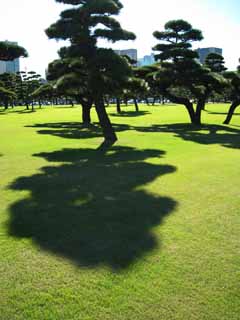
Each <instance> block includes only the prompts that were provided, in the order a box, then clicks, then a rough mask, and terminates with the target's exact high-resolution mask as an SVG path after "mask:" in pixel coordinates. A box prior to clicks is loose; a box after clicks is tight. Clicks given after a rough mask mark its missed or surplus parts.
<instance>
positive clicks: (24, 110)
mask: <svg viewBox="0 0 240 320" xmlns="http://www.w3.org/2000/svg"><path fill="white" fill-rule="evenodd" d="M40 110H42V109H38V108H37V110H35V109H34V110H32V109H29V110H28V109H23V110H14V109H9V110H1V111H0V116H3V115H4V116H6V115H9V114H14V113H17V114H28V113H30V114H31V113H33V112H36V111H40Z"/></svg>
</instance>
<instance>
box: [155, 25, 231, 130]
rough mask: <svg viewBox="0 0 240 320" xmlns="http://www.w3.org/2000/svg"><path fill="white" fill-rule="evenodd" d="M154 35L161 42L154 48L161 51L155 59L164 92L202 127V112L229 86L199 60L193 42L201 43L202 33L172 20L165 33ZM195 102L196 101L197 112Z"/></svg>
mask: <svg viewBox="0 0 240 320" xmlns="http://www.w3.org/2000/svg"><path fill="white" fill-rule="evenodd" d="M154 36H155V38H157V39H158V40H159V41H160V43H159V44H157V45H156V46H155V47H154V48H153V49H154V50H155V51H158V54H156V55H155V58H156V60H158V61H159V63H160V66H161V68H160V71H158V72H157V73H156V79H158V80H159V81H160V82H161V90H162V92H161V93H162V94H163V95H164V96H166V97H167V98H168V99H169V100H171V101H172V102H174V103H177V104H183V105H184V106H185V107H186V109H187V111H188V114H189V117H190V119H191V122H192V123H193V124H196V125H200V124H201V112H202V110H203V109H204V107H205V104H206V102H207V99H208V98H209V96H210V94H211V93H212V92H213V91H220V90H222V88H223V87H224V85H225V84H226V81H225V79H224V77H223V76H222V75H221V74H219V73H217V72H212V70H211V69H210V68H208V67H207V66H202V65H201V64H200V63H199V62H198V61H197V58H198V54H197V52H196V51H194V50H193V49H192V42H194V41H200V40H202V39H203V36H202V32H201V31H200V30H198V29H194V28H193V27H192V26H191V24H190V23H188V22H187V21H184V20H173V21H169V22H168V23H166V25H165V30H164V31H162V32H159V31H156V32H154ZM176 88H177V90H175V89H176ZM181 89H182V92H183V94H181ZM176 92H178V94H176ZM188 92H189V94H188V95H186V94H187V93H188ZM192 99H194V100H196V101H197V107H196V110H195V109H194V107H193V103H192Z"/></svg>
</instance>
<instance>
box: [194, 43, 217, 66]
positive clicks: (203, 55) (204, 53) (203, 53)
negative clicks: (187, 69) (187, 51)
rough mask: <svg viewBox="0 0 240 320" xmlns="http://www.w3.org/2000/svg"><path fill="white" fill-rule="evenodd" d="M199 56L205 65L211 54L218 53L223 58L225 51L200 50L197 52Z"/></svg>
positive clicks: (213, 49) (211, 48)
mask: <svg viewBox="0 0 240 320" xmlns="http://www.w3.org/2000/svg"><path fill="white" fill-rule="evenodd" d="M196 51H197V53H198V55H199V61H200V63H201V64H204V63H205V60H206V57H207V56H208V55H209V53H217V54H220V55H221V56H222V53H223V50H222V49H221V48H215V47H210V48H199V49H197V50H196Z"/></svg>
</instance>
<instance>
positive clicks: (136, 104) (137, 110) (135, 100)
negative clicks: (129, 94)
mask: <svg viewBox="0 0 240 320" xmlns="http://www.w3.org/2000/svg"><path fill="white" fill-rule="evenodd" d="M133 101H134V105H135V110H136V112H139V107H138V102H137V99H133Z"/></svg>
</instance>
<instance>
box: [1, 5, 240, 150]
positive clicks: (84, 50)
mask: <svg viewBox="0 0 240 320" xmlns="http://www.w3.org/2000/svg"><path fill="white" fill-rule="evenodd" d="M56 1H57V2H60V3H64V4H67V5H69V4H70V5H72V7H70V8H68V9H67V10H65V11H63V12H62V13H61V15H60V19H59V20H58V21H57V22H56V23H54V24H52V25H51V26H50V27H49V28H48V29H47V30H46V34H47V35H48V37H49V38H51V39H56V40H69V42H70V45H69V46H68V47H63V48H61V49H60V51H59V59H57V60H55V61H53V62H52V63H50V65H49V68H48V80H49V81H50V82H49V83H48V84H45V85H43V86H36V87H35V88H34V89H35V90H32V91H31V97H32V99H33V98H35V99H44V98H45V99H49V98H50V97H54V96H56V97H57V96H59V95H60V96H62V95H65V96H67V97H71V98H72V99H74V100H75V101H77V102H78V103H80V104H81V105H82V110H83V123H84V124H86V125H88V124H89V123H90V122H91V117H90V110H91V107H92V106H93V105H95V108H96V112H97V115H98V118H99V123H100V125H101V127H102V129H103V134H104V138H105V141H104V144H105V145H107V146H108V145H112V144H113V143H114V142H115V141H116V140H117V137H116V134H115V132H114V129H113V127H112V125H111V122H110V119H109V117H108V114H107V112H106V108H105V106H106V104H107V103H106V102H107V101H108V100H109V98H115V99H116V101H117V111H118V112H119V113H120V112H121V106H120V101H121V100H128V99H133V101H134V103H135V106H136V110H138V103H137V101H138V100H139V99H141V100H142V99H146V101H147V98H148V97H149V96H151V97H154V98H156V97H160V96H163V97H165V98H167V99H168V100H170V101H172V102H174V103H176V104H181V105H184V106H185V108H186V111H187V113H188V115H189V119H190V121H191V123H192V124H194V125H201V115H202V111H203V110H204V109H205V104H206V103H207V102H208V100H209V99H210V98H211V97H213V96H216V95H220V96H223V95H224V98H225V99H226V100H228V101H231V102H232V105H231V108H230V110H229V114H228V117H227V119H226V121H225V123H229V122H230V120H231V117H232V115H233V113H234V110H235V109H236V107H237V106H238V105H239V104H240V69H239V70H238V71H236V72H227V71H226V68H225V66H224V59H223V57H221V56H219V55H217V54H210V55H209V56H208V57H207V60H206V62H205V65H201V64H200V63H199V62H198V60H197V58H198V54H197V52H196V51H194V50H193V49H192V44H193V43H194V42H195V41H201V40H202V39H203V35H202V32H201V31H200V30H197V29H194V28H193V27H192V26H191V24H189V23H188V22H186V21H184V20H174V21H169V22H168V23H166V25H165V28H164V30H162V31H156V32H154V34H153V35H154V37H155V38H156V39H157V41H158V44H157V45H156V46H155V47H154V48H153V50H154V51H155V53H156V55H155V59H156V63H155V64H154V65H152V66H146V67H141V68H137V67H135V66H134V61H131V59H129V58H128V57H121V56H119V55H117V54H116V53H115V52H114V51H113V50H112V49H106V48H101V47H99V46H98V40H99V39H106V40H108V41H110V42H113V43H114V42H117V41H119V40H126V41H127V40H134V39H135V35H134V34H133V33H132V32H129V31H126V30H124V29H123V28H122V27H121V25H120V23H119V22H118V21H117V20H116V18H115V17H114V16H116V15H118V14H119V13H120V11H121V9H122V7H123V6H122V4H121V2H120V1H119V0H98V1H96V0H56ZM0 50H1V46H0ZM21 56H26V52H25V51H22V52H21ZM7 58H9V56H8V57H7ZM11 59H12V56H11ZM9 60H10V59H9ZM18 76H19V77H21V81H22V84H23V83H24V75H23V76H22V75H18ZM32 76H33V78H31V77H30V78H29V77H28V81H29V83H32V84H34V83H35V85H36V81H37V76H36V75H32ZM34 77H36V78H34ZM34 81H35V82H34ZM17 87H19V83H18V85H17ZM31 89H33V86H32V87H31ZM4 90H8V91H9V92H10V91H12V92H13V91H14V90H13V88H8V87H7V86H6V85H5V89H4ZM15 91H16V90H15ZM28 92H29V91H28ZM5 93H6V92H5ZM0 94H1V91H0ZM25 96H26V95H25ZM28 97H29V95H28ZM0 99H1V96H0ZM25 100H26V101H28V98H26V99H25ZM195 104H196V107H195ZM26 105H28V102H26Z"/></svg>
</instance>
